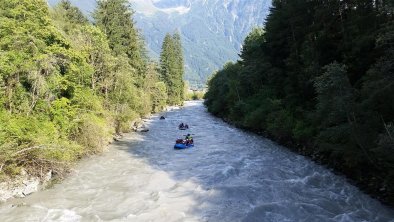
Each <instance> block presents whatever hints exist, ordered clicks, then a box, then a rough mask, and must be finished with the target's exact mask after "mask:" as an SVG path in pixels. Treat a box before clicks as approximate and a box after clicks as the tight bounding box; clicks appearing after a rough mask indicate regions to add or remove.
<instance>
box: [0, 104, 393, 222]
mask: <svg viewBox="0 0 394 222" xmlns="http://www.w3.org/2000/svg"><path fill="white" fill-rule="evenodd" d="M162 115H164V116H165V117H166V120H160V119H159V117H160V116H161V115H160V114H159V115H154V117H153V118H152V119H150V120H147V123H146V125H147V126H148V127H149V129H150V130H149V132H147V133H130V134H125V135H124V137H123V138H121V139H120V141H119V142H116V143H113V144H112V145H111V146H110V149H109V150H108V151H107V152H105V153H103V154H101V155H98V156H93V157H92V158H88V159H86V160H83V161H81V162H80V163H79V164H78V166H77V167H75V169H74V170H73V171H72V172H71V174H70V176H69V177H68V178H67V179H65V180H64V181H62V183H59V184H56V185H54V186H53V187H52V188H51V189H47V190H45V191H42V192H38V193H34V194H32V195H29V196H27V197H26V198H24V199H16V200H12V201H9V202H8V203H6V204H3V205H1V206H0V215H1V219H2V222H14V221H25V220H26V218H33V219H34V220H35V221H61V220H62V221H223V222H227V221H228V222H230V221H231V222H232V221H315V220H319V221H368V222H387V221H390V220H392V218H394V210H392V209H390V208H388V207H385V206H383V205H382V204H381V203H379V202H378V201H377V200H374V199H372V198H371V197H369V196H368V195H366V194H364V193H363V192H361V191H360V190H359V189H357V188H356V187H355V186H352V185H351V184H349V183H348V182H346V180H345V178H343V177H340V176H337V175H335V174H333V173H332V172H331V171H330V170H327V169H326V168H324V167H322V166H319V165H317V164H315V163H314V162H313V161H310V160H309V159H308V158H305V157H303V156H301V155H296V154H294V153H293V152H291V151H289V150H287V149H285V148H284V147H282V146H279V145H277V144H276V143H274V142H272V141H270V140H268V139H264V138H262V137H259V136H257V135H254V134H253V133H248V132H245V131H242V130H238V129H236V128H234V127H232V126H230V125H228V124H226V123H224V122H223V121H221V120H220V119H218V118H216V117H214V116H212V115H211V114H209V113H207V112H206V109H205V108H204V107H203V106H202V104H201V102H188V103H186V104H185V107H184V108H181V109H179V110H174V111H171V112H168V113H163V114H162ZM179 121H187V123H188V125H189V126H190V132H191V133H193V134H195V135H194V139H195V147H194V148H192V149H186V150H174V149H173V145H174V140H175V139H176V138H177V137H179V136H181V135H182V134H184V133H185V132H184V131H180V130H178V128H177V125H178V124H179Z"/></svg>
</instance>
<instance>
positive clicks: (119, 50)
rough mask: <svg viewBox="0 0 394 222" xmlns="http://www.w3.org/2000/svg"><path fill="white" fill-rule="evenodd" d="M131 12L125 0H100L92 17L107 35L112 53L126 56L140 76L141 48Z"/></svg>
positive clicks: (141, 70)
mask: <svg viewBox="0 0 394 222" xmlns="http://www.w3.org/2000/svg"><path fill="white" fill-rule="evenodd" d="M133 14H134V12H133V11H132V10H131V9H130V5H129V3H128V1H127V0H105V1H104V0H100V1H98V2H97V9H96V11H95V12H94V14H93V17H94V19H95V23H96V25H97V26H98V27H99V28H100V29H101V30H103V32H104V33H105V34H106V35H107V37H108V41H109V46H110V48H111V49H112V51H113V52H114V54H115V55H116V56H121V55H125V56H126V57H128V58H129V63H130V65H131V66H132V67H133V68H134V69H136V70H137V73H138V75H139V77H140V76H142V73H143V67H144V60H143V55H142V54H143V53H142V51H143V48H142V43H141V41H142V40H141V38H140V36H139V33H138V31H137V28H136V27H135V24H134V20H133V18H132V16H133Z"/></svg>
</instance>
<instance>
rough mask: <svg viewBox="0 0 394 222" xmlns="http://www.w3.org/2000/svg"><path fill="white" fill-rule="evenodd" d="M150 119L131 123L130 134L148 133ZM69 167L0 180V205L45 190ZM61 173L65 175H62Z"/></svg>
mask: <svg viewBox="0 0 394 222" xmlns="http://www.w3.org/2000/svg"><path fill="white" fill-rule="evenodd" d="M175 109H179V106H168V107H166V108H165V109H164V110H163V112H168V111H172V110H175ZM150 118H152V116H146V117H144V118H138V119H136V120H134V121H133V122H131V124H130V132H136V133H144V132H148V131H149V128H148V126H147V124H146V121H147V120H148V119H150ZM121 137H122V135H114V136H113V140H112V141H110V142H109V144H108V145H110V144H111V143H112V142H113V141H118V140H119V139H120V138H121ZM69 167H70V166H69V165H67V166H66V165H65V166H64V169H60V171H62V175H58V174H56V173H54V171H53V170H48V171H46V172H40V173H36V174H35V175H32V174H30V173H29V172H28V171H27V170H25V169H21V170H20V173H19V174H18V175H15V176H13V177H12V178H5V179H1V180H0V203H4V202H6V201H8V200H10V199H14V198H24V197H26V196H28V195H30V194H32V193H35V192H38V191H41V190H44V189H47V188H48V187H50V185H52V184H53V183H55V182H56V181H59V180H61V179H62V178H63V177H64V176H67V173H66V172H69ZM58 170H59V169H58ZM63 173H64V174H66V175H63Z"/></svg>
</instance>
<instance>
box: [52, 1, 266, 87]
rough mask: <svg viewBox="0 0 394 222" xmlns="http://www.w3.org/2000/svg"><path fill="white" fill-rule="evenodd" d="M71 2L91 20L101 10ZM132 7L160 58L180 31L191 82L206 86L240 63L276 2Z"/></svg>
mask: <svg viewBox="0 0 394 222" xmlns="http://www.w3.org/2000/svg"><path fill="white" fill-rule="evenodd" d="M58 1H59V0H49V4H50V5H54V4H55V3H56V2H58ZM71 2H72V3H73V4H75V5H76V6H78V7H79V8H81V10H82V11H83V12H84V13H86V14H89V13H90V12H93V11H94V7H95V4H96V2H95V0H86V1H78V0H71ZM131 4H132V6H133V8H134V9H135V11H136V15H135V20H136V22H137V26H138V27H139V28H140V29H141V30H142V33H143V35H144V38H145V40H146V44H147V47H148V49H149V51H150V53H151V54H152V55H153V56H154V57H156V58H158V56H159V54H160V51H161V44H162V41H163V38H164V35H165V34H166V33H168V32H171V33H173V32H174V31H179V32H180V34H181V36H182V41H183V47H184V54H185V60H186V80H189V81H190V82H191V84H192V85H203V84H204V83H205V82H206V80H207V79H208V76H209V75H210V74H212V72H214V71H215V70H217V69H219V68H220V67H221V66H222V65H223V64H224V63H226V62H227V61H229V60H236V59H237V58H238V54H237V53H238V52H239V50H240V48H241V45H242V42H243V40H244V38H245V37H246V35H247V34H248V33H249V32H250V31H251V29H252V28H253V27H256V26H262V25H263V24H264V21H265V17H266V15H267V14H268V11H269V7H270V6H271V0H133V1H131Z"/></svg>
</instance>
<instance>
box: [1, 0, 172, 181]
mask: <svg viewBox="0 0 394 222" xmlns="http://www.w3.org/2000/svg"><path fill="white" fill-rule="evenodd" d="M107 4H110V5H111V6H114V7H112V8H107V6H108V5H107ZM100 6H101V8H99V9H98V11H97V12H96V13H95V15H96V19H97V21H96V23H97V24H98V27H96V26H94V25H92V24H90V23H89V22H88V20H87V19H86V18H84V17H83V16H82V13H81V12H80V11H79V10H78V9H77V8H76V7H74V6H72V5H71V4H70V3H69V2H68V1H66V0H65V1H62V2H61V3H60V4H59V5H58V6H56V7H55V8H54V9H53V10H51V11H49V10H48V7H47V3H46V2H45V1H42V0H23V1H2V2H1V4H0V18H1V19H0V29H1V32H0V67H1V69H0V121H1V123H2V124H0V178H1V179H2V180H3V179H6V177H7V175H8V176H15V175H17V174H19V173H20V172H21V169H22V168H25V169H27V170H28V171H30V172H31V173H37V174H40V173H42V172H41V169H42V170H43V172H44V171H45V170H49V169H52V170H54V171H55V173H58V174H61V173H62V172H64V170H65V169H66V168H67V167H68V166H69V165H70V164H71V163H72V162H73V161H76V160H78V159H80V158H82V157H83V156H85V155H88V154H94V153H98V152H101V151H102V150H103V149H104V148H105V146H106V145H107V144H108V142H109V141H110V139H111V138H112V136H111V135H112V134H114V133H121V132H127V131H130V128H131V125H130V124H131V122H132V121H133V120H134V119H136V118H138V117H140V116H143V115H146V114H149V113H150V112H159V111H161V110H162V109H163V108H164V107H165V106H166V100H167V89H166V86H165V84H164V83H163V82H161V81H160V78H159V76H160V74H159V71H158V68H157V66H155V65H146V64H145V61H143V59H142V57H141V52H142V51H144V49H143V43H142V42H141V41H140V39H139V37H138V32H137V30H136V29H135V27H134V23H133V20H132V18H131V17H130V16H131V15H132V14H131V13H129V10H128V7H127V5H126V4H125V1H120V0H119V1H118V0H116V1H115V0H114V1H106V2H102V4H101V5H100ZM108 16H110V17H111V19H113V20H111V22H109V23H106V22H104V20H103V19H105V18H109V17H108ZM117 19H119V20H117ZM123 25H125V27H123ZM120 26H122V27H120ZM102 30H103V31H102ZM108 30H114V31H118V33H108V32H107V31H108ZM119 34H120V35H121V36H119ZM37 169H40V172H38V171H36V170H37Z"/></svg>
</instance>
